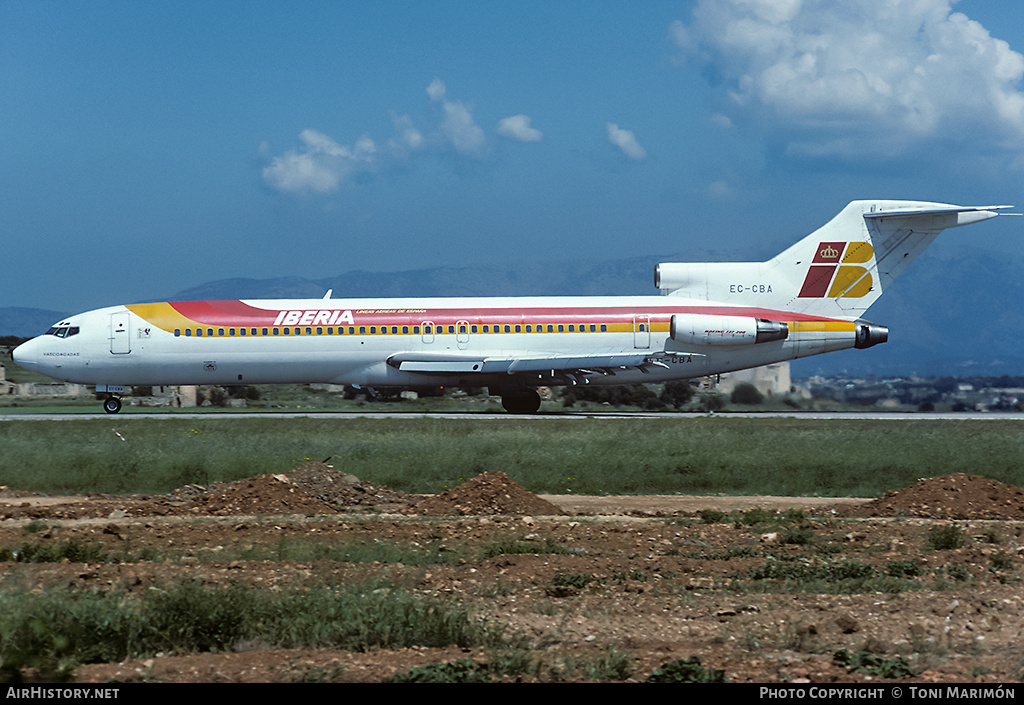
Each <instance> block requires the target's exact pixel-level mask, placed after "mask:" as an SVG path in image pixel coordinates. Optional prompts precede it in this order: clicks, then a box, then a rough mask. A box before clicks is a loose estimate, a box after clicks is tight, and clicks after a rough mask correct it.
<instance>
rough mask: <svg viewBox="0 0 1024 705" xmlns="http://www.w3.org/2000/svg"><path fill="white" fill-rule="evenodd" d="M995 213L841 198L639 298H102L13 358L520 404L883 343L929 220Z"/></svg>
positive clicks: (119, 391) (122, 373)
mask: <svg viewBox="0 0 1024 705" xmlns="http://www.w3.org/2000/svg"><path fill="white" fill-rule="evenodd" d="M1010 207H1011V206H955V205H949V204H944V203H932V202H925V201H898V200H861V201H853V202H851V203H850V204H849V205H847V206H846V207H845V208H844V209H843V210H842V211H841V212H840V213H839V214H838V215H836V216H835V217H834V218H833V219H832V220H830V221H829V222H828V223H827V224H825V225H824V226H822V227H821V228H819V229H818V230H816V231H815V232H813V233H812V234H810V235H808V236H806V237H805V238H803V239H801V240H800V241H799V242H797V243H796V244H794V245H793V246H791V247H789V248H788V249H786V250H784V251H783V252H781V253H780V254H778V255H776V256H775V257H773V258H771V259H770V260H768V261H766V262H702V263H674V262H669V263H660V264H658V265H657V266H656V267H655V273H654V283H655V287H656V288H658V289H659V290H660V295H651V296H588V297H582V296H565V297H561V296H558V297H489V298H484V297H480V298H402V299H334V298H331V296H332V292H331V291H328V292H327V294H326V295H325V296H324V298H322V299H269V300H235V301H187V302H158V303H142V304H127V305H121V306H112V307H108V308H102V309H98V310H94V311H89V312H86V313H81V314H78V315H75V316H71V317H70V318H67V319H65V320H62V321H59V322H58V323H56V324H55V325H54V326H52V327H51V328H50V329H49V330H48V331H46V333H45V334H44V335H41V336H38V337H36V338H33V339H31V340H29V341H26V342H25V343H23V344H21V345H20V346H18V347H17V348H16V349H15V351H14V359H15V361H16V362H17V363H18V364H19V365H21V366H22V367H24V368H26V369H30V370H35V371H37V372H41V373H42V374H45V375H47V376H50V377H53V378H55V379H59V380H63V381H66V382H75V383H78V384H88V385H96V391H97V393H100V394H105V395H106V397H105V401H104V403H103V407H104V409H105V411H107V412H108V413H111V414H116V413H117V412H118V411H120V409H121V397H122V395H124V394H125V393H126V391H127V388H128V387H130V386H132V385H186V384H188V385H193V384H194V385H221V386H227V385H250V384H291V383H303V384H312V383H318V382H319V383H331V384H345V385H352V386H356V387H362V388H417V387H420V388H422V387H437V386H445V387H487V388H488V389H489V390H491V393H495V391H496V392H497V393H499V394H500V395H501V398H502V406H503V407H504V408H505V410H506V411H508V412H510V413H520V414H529V413H535V412H537V411H538V410H539V409H540V403H541V400H540V395H539V394H538V392H537V389H538V388H539V387H542V386H556V385H577V384H635V383H641V382H649V383H663V382H668V381H672V380H688V379H694V378H699V377H704V376H709V375H717V374H721V373H725V372H732V371H736V370H741V369H746V368H751V367H758V366H761V365H766V364H769V363H774V362H781V361H784V360H793V359H796V358H802V357H807V356H810V355H818V354H821V353H826V352H832V351H836V350H844V349H848V348H862V349H863V348H870V347H872V346H874V345H878V344H880V343H885V342H886V341H887V340H888V336H889V331H888V328H886V327H885V326H881V325H876V324H874V323H871V322H869V321H867V320H865V319H864V318H863V317H862V316H863V315H864V313H865V312H866V311H867V309H868V308H869V307H870V306H871V304H873V303H874V302H875V301H876V300H877V299H878V297H879V296H881V295H882V293H883V292H884V291H885V290H886V289H887V288H888V287H889V286H890V285H891V284H892V283H893V281H894V280H895V279H896V277H898V276H899V275H900V274H901V273H902V272H903V270H904V269H906V267H907V266H908V265H909V264H910V263H911V262H912V261H913V260H914V259H915V258H916V257H917V256H918V255H919V254H920V253H921V252H922V251H923V250H924V249H925V248H926V247H927V246H928V245H930V244H931V243H932V242H933V241H934V240H935V238H936V237H937V236H938V235H939V233H941V232H942V231H943V230H944V229H947V228H954V227H960V226H963V225H969V224H972V223H977V222H980V221H983V220H987V219H989V218H993V217H995V216H997V215H1000V213H999V211H1001V210H1004V209H1006V208H1010ZM1002 215H1010V214H1002ZM1014 215H1015V214H1014Z"/></svg>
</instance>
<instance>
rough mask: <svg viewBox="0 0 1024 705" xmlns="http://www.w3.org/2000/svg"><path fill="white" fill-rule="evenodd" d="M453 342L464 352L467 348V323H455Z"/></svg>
mask: <svg viewBox="0 0 1024 705" xmlns="http://www.w3.org/2000/svg"><path fill="white" fill-rule="evenodd" d="M455 342H456V343H457V344H458V346H459V349H460V350H465V349H466V348H468V347H469V321H456V322H455Z"/></svg>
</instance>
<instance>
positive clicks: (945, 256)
mask: <svg viewBox="0 0 1024 705" xmlns="http://www.w3.org/2000/svg"><path fill="white" fill-rule="evenodd" d="M694 254H695V253H694V252H692V251H691V252H689V253H688V257H687V260H688V261H698V258H697V257H695V256H694ZM701 254H702V255H704V256H705V257H706V260H707V261H715V260H716V259H717V260H722V261H724V260H728V259H732V258H727V257H720V256H718V257H716V256H715V255H716V253H713V252H706V253H701ZM659 261H660V262H671V261H685V260H682V259H681V258H679V257H678V256H672V255H668V256H663V257H660V258H656V257H655V258H652V257H649V256H647V257H637V258H631V259H626V260H616V261H610V262H609V261H600V260H593V259H578V260H575V261H559V260H553V259H552V260H540V261H529V262H526V261H524V262H518V263H495V264H492V265H481V266H465V267H434V268H429V269H418V270H409V271H404V272H368V271H363V270H357V271H350V272H345V273H343V274H339V275H337V276H334V277H327V278H322V279H310V278H305V277H301V276H289V277H280V278H274V279H241V278H236V279H222V280H217V281H212V282H209V283H206V284H202V285H199V286H196V287H192V288H190V289H185V290H183V291H179V292H176V293H174V294H172V295H170V296H165V297H163V298H160V299H151V300H164V301H189V300H196V299H256V298H321V297H322V296H323V295H324V294H325V292H326V291H327V290H328V289H330V290H333V298H349V297H351V298H357V297H358V298H362V297H367V298H376V297H381V298H384V297H406V296H521V295H550V296H560V295H586V296H598V295H634V294H653V293H656V290H655V289H654V282H653V267H654V264H655V263H656V262H659ZM1022 265H1024V257H1021V256H1020V255H1010V256H1007V255H1006V254H996V253H992V252H985V251H969V252H965V251H964V250H963V248H948V249H933V250H929V251H928V252H926V253H925V255H923V256H922V257H921V258H920V259H918V260H917V261H916V262H915V263H914V265H913V266H911V267H910V268H909V269H908V270H907V271H906V273H904V274H903V275H902V277H900V279H899V280H898V281H897V282H896V284H895V285H894V286H893V287H891V288H890V289H889V290H888V291H887V292H886V293H885V295H884V296H882V297H881V298H880V299H879V301H878V303H876V304H875V306H873V307H872V308H871V310H870V311H869V312H868V316H867V318H868V319H869V320H871V321H872V322H875V323H879V324H881V325H886V326H888V327H889V342H888V343H887V344H885V345H880V346H876V347H874V348H871V349H870V350H847V351H842V352H838V353H830V354H828V355H821V356H817V357H812V358H806V359H804V360H797V361H795V362H793V367H792V374H793V376H794V377H798V378H799V377H806V376H810V375H814V374H821V375H826V376H828V375H835V374H841V373H846V374H852V375H868V374H872V375H876V376H895V375H909V374H918V375H922V376H947V375H948V376H966V375H980V376H998V375H1003V374H1012V375H1019V374H1021V373H1022V370H1024V351H1022V350H1021V345H1020V340H1019V338H1018V334H1019V333H1020V332H1021V331H1024V310H1022V307H1021V302H1022V301H1024V280H1022V278H1021V277H1020V276H1019V274H1018V273H1019V272H1021V271H1022ZM111 303H112V304H113V303H116V302H111ZM69 313H72V312H67V311H65V312H60V311H46V310H41V309H33V308H14V307H9V308H0V335H16V336H31V335H38V334H39V333H41V332H43V331H45V330H46V329H47V328H48V327H49V326H50V325H52V324H53V323H54V322H55V321H57V320H59V319H60V318H61V317H63V316H65V315H68V314H69Z"/></svg>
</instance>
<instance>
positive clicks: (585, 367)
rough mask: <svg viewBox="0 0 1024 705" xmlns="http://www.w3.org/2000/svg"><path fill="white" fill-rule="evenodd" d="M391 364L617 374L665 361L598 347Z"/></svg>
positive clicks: (398, 357) (425, 356)
mask: <svg viewBox="0 0 1024 705" xmlns="http://www.w3.org/2000/svg"><path fill="white" fill-rule="evenodd" d="M387 362H388V364H389V365H391V366H392V367H397V368H398V369H400V370H402V371H404V372H426V373H435V374H438V373H439V374H445V373H453V374H466V373H468V374H475V373H494V372H505V373H507V374H510V375H514V374H518V373H521V372H552V373H562V374H565V373H574V372H578V373H584V374H585V373H589V372H595V373H601V374H614V370H615V369H622V368H629V367H632V368H639V369H641V370H644V368H645V367H646V366H648V365H662V366H663V363H659V362H658V361H657V359H656V358H654V357H652V356H651V355H650V353H645V352H621V351H595V352H591V353H582V354H580V353H576V354H557V353H537V354H530V353H528V352H524V353H523V354H518V355H508V354H503V353H497V354H487V353H484V354H467V353H427V352H407V353H396V354H394V355H392V356H391V357H389V358H388V360H387Z"/></svg>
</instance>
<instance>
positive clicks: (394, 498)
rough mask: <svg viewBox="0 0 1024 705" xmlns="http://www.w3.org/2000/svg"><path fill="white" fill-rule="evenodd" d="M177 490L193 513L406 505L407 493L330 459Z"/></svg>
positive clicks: (320, 510)
mask: <svg viewBox="0 0 1024 705" xmlns="http://www.w3.org/2000/svg"><path fill="white" fill-rule="evenodd" d="M196 490H197V488H194V487H189V488H182V489H180V490H176V491H175V492H174V493H173V494H172V500H177V501H179V502H183V503H185V504H188V505H190V511H191V512H193V513H197V512H198V513H208V514H213V515H235V514H308V513H323V512H336V511H344V510H346V509H350V508H353V507H370V506H372V507H378V508H381V507H382V505H390V504H401V505H403V506H404V504H405V503H406V502H407V499H408V495H406V494H405V493H403V492H396V491H394V490H390V489H388V488H386V487H382V486H380V485H374V484H372V483H369V482H363V481H361V480H360V479H359V478H358V477H356V476H355V475H349V474H348V473H344V472H341V471H339V470H336V469H335V468H334V467H332V466H331V465H327V464H326V463H315V462H309V463H304V464H302V465H300V466H299V467H297V468H295V469H294V470H292V471H291V472H288V473H281V474H272V475H257V476H256V477H250V478H247V479H244V480H237V481H235V482H223V483H216V484H214V485H212V486H210V487H209V488H206V489H204V490H200V491H198V492H197V491H196Z"/></svg>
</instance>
